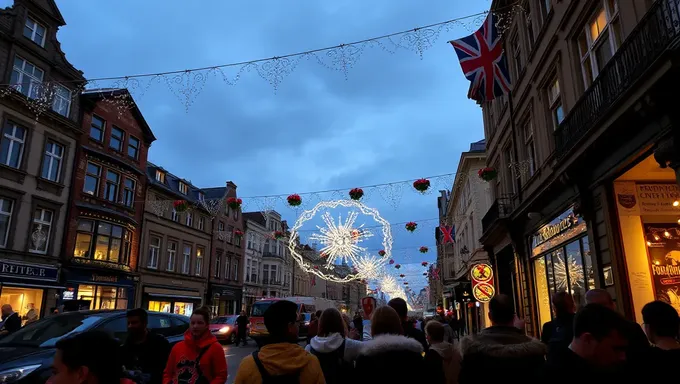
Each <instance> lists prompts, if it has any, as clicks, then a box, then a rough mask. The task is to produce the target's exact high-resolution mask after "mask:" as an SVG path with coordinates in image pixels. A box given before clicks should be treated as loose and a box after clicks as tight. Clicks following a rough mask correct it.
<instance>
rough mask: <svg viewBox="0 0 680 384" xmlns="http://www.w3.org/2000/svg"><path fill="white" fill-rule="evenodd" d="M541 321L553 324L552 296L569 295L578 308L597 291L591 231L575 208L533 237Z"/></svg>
mask: <svg viewBox="0 0 680 384" xmlns="http://www.w3.org/2000/svg"><path fill="white" fill-rule="evenodd" d="M529 244H530V245H531V247H530V249H531V257H530V263H531V270H532V273H533V279H534V289H535V292H534V294H535V299H536V309H537V311H536V312H537V314H538V316H537V319H536V320H537V321H538V326H539V329H540V327H541V326H542V325H543V324H544V323H546V322H548V321H550V320H551V319H552V317H553V313H552V297H553V295H554V294H555V293H557V292H568V293H570V294H571V295H572V296H573V297H574V302H575V303H576V307H577V309H578V308H580V307H581V306H583V305H585V293H586V291H588V290H589V289H593V288H595V271H594V269H593V264H592V258H591V252H590V243H589V241H588V228H587V225H586V222H585V221H584V220H583V218H581V217H580V216H578V215H576V214H575V213H574V208H573V206H572V207H570V208H568V209H567V210H566V211H564V212H562V213H561V214H560V215H558V216H557V217H555V218H553V219H552V220H550V221H549V222H548V223H547V224H545V225H543V226H542V227H541V228H540V229H538V230H537V231H536V232H535V233H534V234H533V235H532V236H531V237H530V238H529Z"/></svg>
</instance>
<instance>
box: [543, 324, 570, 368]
mask: <svg viewBox="0 0 680 384" xmlns="http://www.w3.org/2000/svg"><path fill="white" fill-rule="evenodd" d="M573 338H574V314H572V313H568V314H566V315H562V316H558V317H556V318H554V319H553V320H551V321H548V322H547V323H545V324H543V330H542V331H541V341H542V342H543V343H544V344H545V345H546V346H548V357H547V360H548V362H551V361H554V360H555V359H559V358H560V355H562V354H564V353H565V352H566V351H567V349H569V344H571V340H572V339H573Z"/></svg>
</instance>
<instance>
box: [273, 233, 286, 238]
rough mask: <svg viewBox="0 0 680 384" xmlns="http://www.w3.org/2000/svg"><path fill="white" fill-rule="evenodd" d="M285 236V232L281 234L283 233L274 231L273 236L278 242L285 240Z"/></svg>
mask: <svg viewBox="0 0 680 384" xmlns="http://www.w3.org/2000/svg"><path fill="white" fill-rule="evenodd" d="M285 235H286V234H285V233H283V232H281V231H274V233H272V236H273V237H274V238H275V239H276V240H279V239H283V237H284V236H285Z"/></svg>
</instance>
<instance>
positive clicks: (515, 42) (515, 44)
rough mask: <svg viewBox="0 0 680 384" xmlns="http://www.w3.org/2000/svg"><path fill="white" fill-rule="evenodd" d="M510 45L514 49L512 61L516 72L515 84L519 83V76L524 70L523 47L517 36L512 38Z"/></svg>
mask: <svg viewBox="0 0 680 384" xmlns="http://www.w3.org/2000/svg"><path fill="white" fill-rule="evenodd" d="M510 45H511V47H512V61H513V64H514V65H513V69H514V72H515V73H514V74H515V82H517V79H519V75H520V74H521V73H522V70H523V69H524V63H523V62H522V46H521V45H520V44H519V37H518V36H517V35H515V36H514V37H513V38H512V42H511V43H510Z"/></svg>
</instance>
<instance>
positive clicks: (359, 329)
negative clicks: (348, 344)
mask: <svg viewBox="0 0 680 384" xmlns="http://www.w3.org/2000/svg"><path fill="white" fill-rule="evenodd" d="M352 322H353V323H354V329H355V330H356V334H357V336H356V338H355V340H362V336H363V334H364V319H363V318H362V316H361V311H358V312H357V313H355V314H354V319H352Z"/></svg>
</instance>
